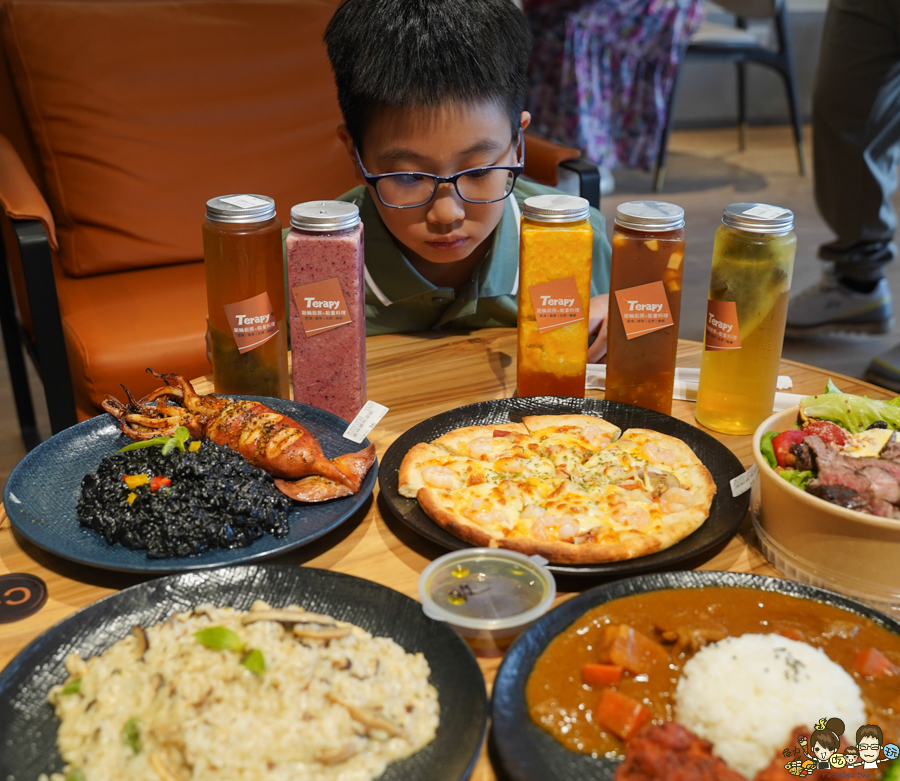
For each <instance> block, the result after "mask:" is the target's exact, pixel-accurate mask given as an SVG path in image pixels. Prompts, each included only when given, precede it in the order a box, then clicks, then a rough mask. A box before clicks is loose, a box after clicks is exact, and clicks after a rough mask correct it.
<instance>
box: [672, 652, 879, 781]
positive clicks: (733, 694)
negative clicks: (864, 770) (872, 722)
mask: <svg viewBox="0 0 900 781" xmlns="http://www.w3.org/2000/svg"><path fill="white" fill-rule="evenodd" d="M675 703H676V704H675V720H676V721H678V722H679V723H681V724H683V725H684V726H685V727H687V728H688V729H690V730H692V731H693V732H695V733H696V734H697V735H699V736H700V737H702V738H706V740H709V741H710V742H711V743H712V744H713V751H714V752H715V753H716V754H717V755H718V756H720V757H721V758H722V759H723V760H724V761H725V762H726V763H727V764H728V765H729V766H730V767H732V768H733V769H734V770H737V771H738V772H740V773H742V774H743V775H744V776H746V777H747V778H751V779H752V778H753V776H754V775H756V773H757V772H758V771H759V770H761V769H762V768H764V767H765V766H766V765H768V764H769V763H770V762H771V761H772V759H773V758H774V757H775V755H776V753H778V752H780V751H782V750H783V749H784V748H785V747H786V746H791V745H793V744H794V743H795V741H796V739H797V737H796V735H792V734H791V730H792V729H794V728H795V727H798V726H800V725H806V726H807V728H811V727H812V726H813V725H815V724H816V723H817V722H818V721H819V719H821V718H823V717H824V718H831V717H833V716H837V717H838V718H840V719H841V720H842V721H843V722H844V724H847V725H855V724H865V723H866V711H865V706H864V705H863V699H862V693H861V692H860V689H859V686H857V684H856V682H855V681H854V680H853V678H852V677H851V676H850V674H849V673H847V672H846V670H844V668H843V667H841V666H840V665H839V664H836V663H835V662H833V661H831V659H829V658H828V657H827V656H826V655H825V652H824V651H822V650H821V649H820V648H813V647H812V646H811V645H808V644H807V643H801V642H798V641H796V640H788V639H787V638H785V637H781V636H780V635H777V634H771V635H756V634H747V635H741V636H740V637H728V638H726V639H724V640H721V641H720V642H718V643H714V644H711V645H708V646H706V647H705V648H703V649H701V650H700V651H699V652H698V653H697V654H696V655H695V656H693V657H692V658H691V659H689V660H688V661H687V662H686V663H685V665H684V668H683V670H682V674H681V678H680V679H679V681H678V685H677V686H676V689H675Z"/></svg>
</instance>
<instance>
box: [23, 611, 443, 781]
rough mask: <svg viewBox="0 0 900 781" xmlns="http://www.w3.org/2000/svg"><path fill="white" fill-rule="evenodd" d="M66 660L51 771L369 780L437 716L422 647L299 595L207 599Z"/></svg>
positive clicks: (419, 742) (432, 727)
mask: <svg viewBox="0 0 900 781" xmlns="http://www.w3.org/2000/svg"><path fill="white" fill-rule="evenodd" d="M66 670H67V671H68V673H69V677H68V678H67V680H66V681H65V683H63V684H61V685H58V686H54V687H53V688H52V689H51V691H50V695H49V700H50V702H51V703H52V704H53V705H54V707H55V708H56V713H57V715H58V716H59V718H60V719H61V721H62V723H61V725H60V727H59V734H58V737H57V741H58V745H59V751H60V754H61V755H62V757H63V759H64V760H65V762H66V771H65V774H59V773H54V774H53V775H52V776H51V777H50V780H51V781H67V779H73V778H74V779H84V781H113V780H115V781H120V780H121V779H124V778H127V779H129V781H143V780H146V781H181V780H182V779H224V778H227V779H229V781H230V780H231V779H242V780H243V779H246V780H248V781H249V779H273V780H276V781H277V780H278V779H285V781H287V780H288V779H290V780H291V781H294V780H297V779H310V781H313V780H314V781H320V780H321V781H328V780H329V779H336V778H337V777H338V776H339V777H340V778H341V779H342V780H343V779H346V780H347V781H351V780H352V781H357V780H359V781H362V780H363V779H373V778H375V777H377V776H379V775H380V774H381V773H382V772H384V770H385V767H386V766H387V764H388V762H391V761H392V760H395V759H400V758H402V757H406V756H409V755H410V754H413V753H415V752H416V751H418V750H419V749H421V748H422V747H423V746H425V745H426V744H427V743H429V742H430V741H431V740H432V739H433V738H434V736H435V732H436V730H437V726H438V713H439V706H438V698H437V691H436V690H435V688H434V687H433V686H432V685H431V684H429V683H428V677H429V674H430V670H429V667H428V662H427V661H426V660H425V658H424V656H423V655H422V654H421V653H418V654H408V653H406V652H405V651H404V650H403V648H401V647H400V646H399V645H398V644H397V643H395V642H394V641H393V640H391V639H389V638H385V637H372V636H371V635H370V634H369V633H368V632H365V631H364V630H362V629H360V628H359V627H357V626H354V625H352V624H348V623H344V622H341V621H336V620H335V619H333V618H330V617H329V616H324V615H319V614H316V613H310V612H307V611H305V610H303V609H302V608H298V607H293V606H292V607H289V608H285V609H273V608H271V607H269V605H267V604H266V603H264V602H256V603H255V604H254V605H253V606H252V607H251V609H250V611H249V612H241V611H238V610H234V609H232V608H227V607H226V608H215V607H211V606H199V607H196V608H195V609H194V610H192V611H189V612H186V613H177V614H175V615H173V616H172V617H171V618H170V619H169V620H168V621H165V622H164V623H161V624H157V625H155V626H152V627H148V628H147V629H146V630H144V629H143V628H141V627H135V628H134V632H133V633H132V635H131V636H129V637H126V638H125V639H124V640H121V641H119V642H118V643H116V644H115V645H113V646H112V647H111V648H109V649H108V650H107V651H105V652H104V653H103V654H102V655H100V656H97V657H94V658H92V659H90V660H88V661H84V660H82V659H81V658H80V657H79V656H78V655H77V654H72V655H70V656H69V657H68V658H67V659H66ZM40 781H47V776H41V777H40Z"/></svg>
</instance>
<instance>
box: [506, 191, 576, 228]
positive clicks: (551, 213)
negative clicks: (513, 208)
mask: <svg viewBox="0 0 900 781" xmlns="http://www.w3.org/2000/svg"><path fill="white" fill-rule="evenodd" d="M590 213H591V205H590V204H589V203H588V201H587V199H586V198H579V197H578V196H577V195H562V194H560V195H532V196H531V198H526V199H525V206H524V208H523V209H522V216H524V217H527V218H528V219H529V220H534V221H535V222H580V221H581V220H586V219H587V218H588V216H589V215H590Z"/></svg>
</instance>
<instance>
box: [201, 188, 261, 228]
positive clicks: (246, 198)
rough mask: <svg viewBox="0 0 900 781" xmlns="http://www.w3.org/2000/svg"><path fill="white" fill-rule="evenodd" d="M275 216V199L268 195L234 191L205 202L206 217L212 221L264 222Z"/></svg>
mask: <svg viewBox="0 0 900 781" xmlns="http://www.w3.org/2000/svg"><path fill="white" fill-rule="evenodd" d="M274 216H275V201H274V200H272V199H271V198H269V196H268V195H251V194H250V193H236V194H234V195H219V196H217V197H216V198H210V199H209V200H208V201H207V202H206V219H208V220H212V221H213V222H265V221H266V220H271V219H272V218H273V217H274Z"/></svg>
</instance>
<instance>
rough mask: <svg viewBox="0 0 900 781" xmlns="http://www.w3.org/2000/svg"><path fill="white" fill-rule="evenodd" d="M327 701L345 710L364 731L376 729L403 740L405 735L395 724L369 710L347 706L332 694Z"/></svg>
mask: <svg viewBox="0 0 900 781" xmlns="http://www.w3.org/2000/svg"><path fill="white" fill-rule="evenodd" d="M328 699H329V700H330V701H331V702H333V703H334V704H335V705H340V706H341V707H343V708H346V709H347V712H348V713H349V714H350V718H352V719H353V720H354V721H356V722H359V723H360V724H362V725H363V726H364V727H365V728H366V731H367V732H368V731H369V730H373V729H377V730H381V731H382V732H386V733H387V734H388V735H390V736H391V737H392V738H405V737H406V733H405V732H404V731H403V730H402V729H400V727H398V726H397V725H396V724H393V723H392V722H390V721H388V720H387V719H386V718H384V717H383V716H379V715H378V714H377V713H374V712H373V711H371V710H369V709H368V708H358V707H356V706H355V705H349V704H348V703H346V702H342V701H341V700H339V699H338V698H337V697H335V696H334V695H333V694H329V695H328Z"/></svg>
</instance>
